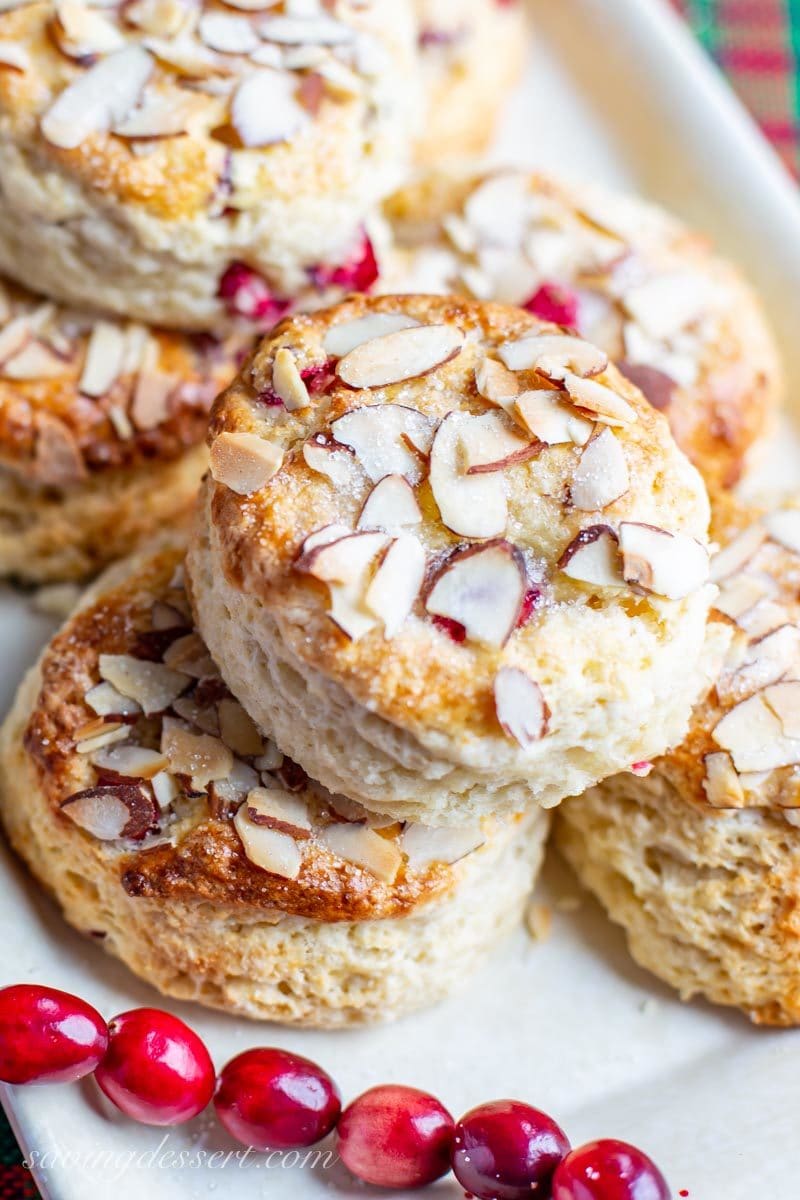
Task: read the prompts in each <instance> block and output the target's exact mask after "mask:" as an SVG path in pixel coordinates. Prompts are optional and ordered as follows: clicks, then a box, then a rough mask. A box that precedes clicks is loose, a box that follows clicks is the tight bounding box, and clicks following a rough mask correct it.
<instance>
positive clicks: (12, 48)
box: [0, 8, 31, 71]
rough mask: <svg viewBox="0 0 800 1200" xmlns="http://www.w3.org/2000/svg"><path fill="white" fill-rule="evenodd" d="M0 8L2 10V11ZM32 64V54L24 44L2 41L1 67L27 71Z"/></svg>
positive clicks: (0, 50) (0, 44)
mask: <svg viewBox="0 0 800 1200" xmlns="http://www.w3.org/2000/svg"><path fill="white" fill-rule="evenodd" d="M2 11H3V10H2V8H0V12H2ZM30 65H31V56H30V54H29V53H28V51H27V50H26V49H25V47H24V46H21V45H20V44H19V43H18V42H0V67H9V68H10V69H11V70H12V71H27V70H29V68H30Z"/></svg>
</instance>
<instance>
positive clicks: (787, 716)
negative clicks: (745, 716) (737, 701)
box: [763, 679, 800, 740]
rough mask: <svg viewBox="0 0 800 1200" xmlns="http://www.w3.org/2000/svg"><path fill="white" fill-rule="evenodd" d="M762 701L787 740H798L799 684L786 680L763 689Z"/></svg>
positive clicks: (799, 720)
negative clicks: (772, 713) (768, 708)
mask: <svg viewBox="0 0 800 1200" xmlns="http://www.w3.org/2000/svg"><path fill="white" fill-rule="evenodd" d="M763 695H764V700H765V702H766V703H767V704H768V705H769V707H770V709H771V710H772V712H774V714H775V716H776V717H777V718H778V720H779V721H780V723H781V726H782V728H783V732H784V734H785V736H786V737H787V738H793V739H797V740H800V682H798V681H797V680H793V679H792V680H787V681H786V682H785V683H775V684H773V685H772V686H771V687H768V688H765V689H764V693H763Z"/></svg>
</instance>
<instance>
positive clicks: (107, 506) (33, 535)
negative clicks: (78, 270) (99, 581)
mask: <svg viewBox="0 0 800 1200" xmlns="http://www.w3.org/2000/svg"><path fill="white" fill-rule="evenodd" d="M252 342H253V334H252V332H242V333H235V334H231V335H229V336H228V337H227V338H226V339H224V340H223V341H216V340H215V339H213V338H210V337H199V336H198V337H191V336H181V335H178V334H174V333H164V332H162V331H157V330H154V329H152V328H149V327H146V326H144V325H140V324H136V323H133V322H127V323H122V322H117V321H115V320H113V319H112V320H109V319H105V318H100V317H96V316H92V315H91V314H88V313H86V312H79V311H76V310H72V309H66V308H59V307H57V306H56V305H54V304H51V303H49V302H46V301H44V300H42V299H41V298H40V297H36V296H34V295H32V294H31V293H29V292H25V291H23V290H22V289H20V288H17V287H15V286H13V285H10V284H9V285H4V284H3V282H2V280H0V574H2V575H4V576H8V575H11V576H14V577H15V578H17V579H20V580H25V581H27V582H37V583H38V582H45V581H53V580H68V579H79V578H82V577H84V576H86V575H89V574H90V573H92V572H93V571H96V570H97V569H98V568H100V567H102V566H103V565H105V564H106V563H108V562H111V561H112V560H113V559H115V558H119V557H120V556H122V555H124V554H127V553H129V552H130V551H131V550H132V549H134V547H135V546H136V545H137V544H138V543H139V542H140V541H141V540H142V539H143V538H145V537H148V536H150V535H152V533H153V532H154V531H155V530H158V529H161V528H162V527H163V526H164V525H171V524H172V523H173V522H175V521H177V520H179V519H180V518H181V516H182V514H186V513H187V511H188V509H189V507H190V505H191V503H192V501H193V500H194V497H195V495H196V492H197V487H198V484H199V481H200V479H201V477H202V474H203V471H204V470H205V467H206V464H207V461H208V459H207V451H206V448H205V432H206V428H207V425H208V411H209V409H210V407H211V403H212V401H213V399H214V397H215V396H216V395H217V393H218V392H219V391H220V389H221V388H223V387H224V386H225V385H226V384H228V383H229V382H230V380H231V379H232V378H233V375H234V374H235V372H236V368H237V366H238V364H239V362H240V361H241V358H242V357H243V356H244V355H245V354H246V353H247V351H248V350H249V348H250V347H251V345H252Z"/></svg>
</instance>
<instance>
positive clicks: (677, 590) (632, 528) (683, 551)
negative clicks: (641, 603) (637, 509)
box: [619, 521, 708, 600]
mask: <svg viewBox="0 0 800 1200" xmlns="http://www.w3.org/2000/svg"><path fill="white" fill-rule="evenodd" d="M619 542H620V549H621V550H622V561H623V574H624V576H625V582H626V583H628V584H630V585H632V586H634V587H637V588H641V589H642V591H645V592H652V593H654V594H655V595H657V596H665V597H666V598H667V599H668V600H682V599H683V598H684V597H685V596H688V595H690V594H691V593H692V592H694V591H696V590H697V589H698V588H700V587H702V586H703V584H704V583H706V582H707V581H708V552H707V551H706V549H705V547H704V546H701V544H700V543H699V542H697V541H695V539H694V538H692V537H689V536H688V535H687V534H685V533H667V531H666V530H665V529H657V528H655V527H654V526H653V525H639V524H637V523H635V522H632V521H623V523H622V524H621V525H620V528H619Z"/></svg>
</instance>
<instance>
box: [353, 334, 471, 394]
mask: <svg viewBox="0 0 800 1200" xmlns="http://www.w3.org/2000/svg"><path fill="white" fill-rule="evenodd" d="M463 344H464V335H463V333H462V332H461V330H460V329H456V328H453V327H452V326H450V325H419V326H414V327H413V328H410V329H399V330H396V331H395V332H394V333H387V334H384V335H383V336H382V337H377V338H372V339H371V340H370V341H368V342H362V343H361V344H360V345H358V346H356V348H355V349H354V350H351V351H350V353H349V354H346V355H345V356H344V358H341V359H340V360H339V362H338V363H337V366H336V374H337V375H338V376H339V378H340V379H341V380H342V381H343V382H344V383H346V384H347V386H348V387H352V388H382V387H388V386H389V385H391V384H394V383H402V382H403V381H404V380H406V379H417V378H419V377H420V376H422V375H428V374H429V373H430V372H431V371H435V370H437V368H438V367H441V366H444V364H445V363H447V362H450V361H451V359H454V358H456V357H457V355H459V354H460V353H461V347H462V346H463Z"/></svg>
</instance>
